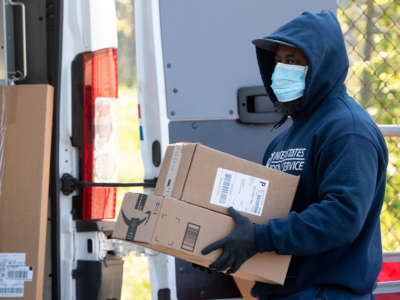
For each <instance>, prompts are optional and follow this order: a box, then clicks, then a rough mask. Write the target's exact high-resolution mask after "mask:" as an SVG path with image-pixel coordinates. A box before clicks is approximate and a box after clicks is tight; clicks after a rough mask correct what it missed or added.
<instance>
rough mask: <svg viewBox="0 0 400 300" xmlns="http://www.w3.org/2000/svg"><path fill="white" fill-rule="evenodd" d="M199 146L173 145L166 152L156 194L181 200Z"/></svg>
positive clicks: (191, 144) (187, 144) (189, 144)
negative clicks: (194, 154)
mask: <svg viewBox="0 0 400 300" xmlns="http://www.w3.org/2000/svg"><path fill="white" fill-rule="evenodd" d="M196 145H197V144H193V143H177V144H171V145H169V146H168V147H167V150H166V151H165V155H164V160H163V163H162V165H161V170H160V175H159V176H158V180H157V185H156V188H155V191H154V193H155V194H156V195H159V196H164V197H169V196H170V197H174V198H177V199H180V197H181V196H182V192H183V187H184V185H185V181H186V177H187V173H188V172H189V168H190V164H191V162H192V158H193V153H194V151H195V148H196Z"/></svg>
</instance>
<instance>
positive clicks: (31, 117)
mask: <svg viewBox="0 0 400 300" xmlns="http://www.w3.org/2000/svg"><path fill="white" fill-rule="evenodd" d="M4 95H5V96H6V97H5V98H6V102H5V107H6V131H5V156H4V158H5V161H4V175H3V178H2V184H1V196H0V256H2V257H1V258H0V259H2V260H3V263H4V260H5V259H6V260H7V258H5V257H4V256H5V253H14V254H17V255H16V256H18V257H20V258H21V259H23V257H24V258H25V259H23V260H24V261H22V260H21V261H20V262H19V264H21V265H20V270H21V268H22V271H24V270H27V269H26V268H29V267H32V271H33V272H32V275H33V276H32V281H25V282H22V286H23V287H24V290H23V297H20V298H19V299H29V300H41V299H43V279H44V264H45V249H46V248H45V247H46V225H47V213H48V210H47V208H48V197H49V171H50V150H51V149H50V148H51V129H52V112H53V88H52V87H51V86H49V85H43V84H41V85H39V84H37V85H18V86H7V87H0V97H1V101H0V103H4V101H5V99H4ZM2 107H4V106H0V110H1V109H2ZM25 274H26V273H25ZM0 286H1V287H2V288H3V290H0V292H2V293H3V292H4V287H5V284H4V281H3V282H2V284H0ZM0 295H1V294H0ZM3 295H4V294H3ZM1 299H15V297H4V298H1Z"/></svg>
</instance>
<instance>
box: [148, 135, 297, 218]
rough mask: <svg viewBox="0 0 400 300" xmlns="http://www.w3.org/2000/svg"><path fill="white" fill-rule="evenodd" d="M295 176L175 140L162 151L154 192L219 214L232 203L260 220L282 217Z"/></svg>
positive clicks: (289, 205) (225, 210) (291, 196)
mask: <svg viewBox="0 0 400 300" xmlns="http://www.w3.org/2000/svg"><path fill="white" fill-rule="evenodd" d="M260 159H261V158H260ZM298 181H299V177H298V176H293V175H290V174H287V173H283V172H280V171H277V170H274V169H271V168H267V167H265V166H263V165H261V164H256V163H254V162H251V161H247V160H245V159H242V158H239V157H235V156H233V155H229V154H227V153H224V152H221V151H217V150H214V149H211V148H208V147H205V146H203V145H200V144H193V143H178V144H171V145H169V146H168V148H167V150H166V153H165V156H164V160H163V163H162V166H161V170H160V175H159V177H158V180H157V186H156V189H155V194H156V195H159V196H166V197H168V196H169V197H173V198H175V199H179V200H183V201H185V202H188V203H192V204H195V205H198V206H201V207H204V208H207V209H210V210H214V211H216V212H220V213H224V214H227V213H228V209H227V208H228V207H229V206H233V207H234V208H235V209H237V210H239V211H240V212H241V213H242V214H244V215H246V216H247V217H249V218H250V220H251V221H252V222H254V223H257V224H263V223H266V221H267V220H269V219H270V218H285V217H287V216H288V214H289V211H290V208H291V206H292V201H293V198H294V195H295V193H296V189H297V184H298Z"/></svg>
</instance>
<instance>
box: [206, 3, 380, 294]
mask: <svg viewBox="0 0 400 300" xmlns="http://www.w3.org/2000/svg"><path fill="white" fill-rule="evenodd" d="M253 43H254V44H255V46H256V52H257V58H258V64H259V67H260V71H261V77H262V79H263V82H264V85H265V88H266V90H267V93H268V95H269V97H270V98H271V99H272V101H273V102H274V103H275V104H276V105H277V106H278V107H280V109H281V110H282V111H283V112H284V113H285V114H286V116H290V117H291V119H292V120H293V125H292V126H291V127H290V128H289V129H286V130H285V131H283V132H282V133H280V134H279V135H278V136H277V137H276V138H275V139H274V140H273V141H272V142H271V143H270V145H269V146H268V148H267V150H266V152H265V155H264V160H263V164H264V165H266V166H267V167H270V168H274V169H277V170H280V171H283V172H287V173H290V174H294V175H299V176H300V182H299V186H298V189H297V193H296V196H295V199H294V203H293V207H292V211H291V213H290V214H289V216H288V218H287V219H271V220H269V221H268V223H267V224H263V225H254V224H252V223H251V222H250V221H249V219H248V218H247V217H244V216H242V215H240V214H239V213H238V212H237V211H235V210H234V209H232V208H230V209H229V211H230V213H231V215H232V217H233V218H234V220H235V222H236V227H235V229H234V231H233V232H232V233H231V234H230V235H228V236H227V237H225V238H223V239H221V240H219V241H216V242H215V243H213V244H211V245H209V246H207V247H205V248H204V249H203V251H202V252H203V254H208V253H210V252H211V251H214V250H216V249H218V248H222V249H223V252H222V254H221V256H220V257H219V258H218V259H217V260H216V261H215V262H214V263H212V264H211V265H210V268H211V269H214V270H219V271H221V270H227V271H228V273H234V272H235V271H237V270H238V268H239V267H240V265H241V264H242V263H243V262H245V261H246V260H247V259H248V258H250V257H251V256H253V255H254V254H256V253H257V252H264V251H275V252H277V253H278V254H284V255H292V256H293V257H292V260H291V264H290V267H289V271H288V274H287V277H286V281H285V283H284V285H283V286H280V285H273V284H265V283H260V282H257V283H256V284H255V286H254V287H253V289H252V295H253V296H255V297H259V298H260V299H285V300H289V299H290V300H299V299H304V300H312V299H329V300H332V299H335V300H336V299H346V300H348V299H360V300H361V299H373V295H372V291H373V289H374V287H375V282H376V279H377V276H378V274H379V272H380V269H381V265H382V246H381V233H380V222H379V214H380V211H381V207H382V202H383V199H384V193H385V184H386V178H385V172H386V166H387V161H388V154H387V148H386V144H385V140H384V138H383V137H382V134H381V132H380V131H379V129H378V128H377V126H376V125H375V123H374V121H373V120H372V119H371V117H370V116H369V115H368V113H367V112H365V110H364V109H363V108H362V107H361V106H360V105H358V104H357V103H356V102H355V101H354V100H353V99H352V98H351V97H350V96H349V95H348V94H347V93H346V87H345V85H344V81H345V78H346V74H347V70H348V58H347V54H346V49H345V44H344V40H343V34H342V32H341V29H340V25H339V23H338V21H337V19H336V17H335V15H334V14H333V13H331V12H329V11H323V12H321V13H318V14H314V13H309V12H305V13H303V14H302V15H300V16H299V17H297V18H295V19H294V20H292V21H290V22H289V23H287V24H286V25H284V26H282V27H281V28H279V29H278V30H276V31H275V32H274V33H272V34H271V35H269V36H267V37H265V38H263V39H258V40H255V41H253ZM285 119H286V117H285ZM280 123H282V122H280ZM266 201H268V199H267V200H266Z"/></svg>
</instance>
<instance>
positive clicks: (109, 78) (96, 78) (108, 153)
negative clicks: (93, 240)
mask: <svg viewBox="0 0 400 300" xmlns="http://www.w3.org/2000/svg"><path fill="white" fill-rule="evenodd" d="M117 98H118V69H117V50H116V49H115V48H107V49H102V50H98V51H95V52H88V53H84V54H83V111H84V117H83V142H84V147H83V174H82V175H83V178H82V179H83V180H84V181H90V182H110V181H112V182H115V181H116V180H117V174H116V170H117V168H116V163H115V157H116V153H114V147H115V146H116V145H117V142H116V141H115V137H116V135H115V134H113V130H114V129H115V128H113V113H112V111H113V106H114V104H115V101H116V100H117ZM116 194H117V190H116V188H115V187H85V188H83V191H82V197H83V199H82V201H83V216H82V217H83V219H84V220H96V219H113V218H114V217H115V205H116Z"/></svg>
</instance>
